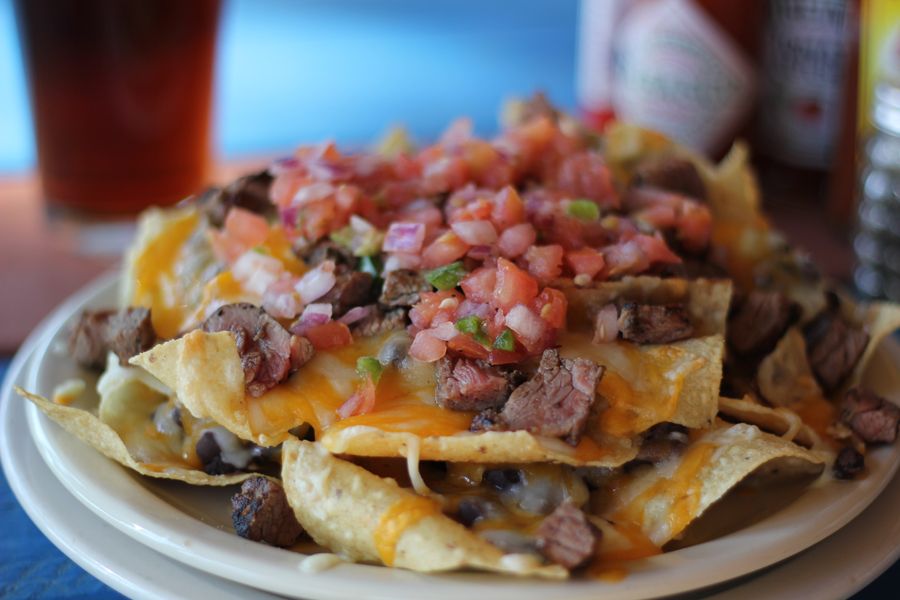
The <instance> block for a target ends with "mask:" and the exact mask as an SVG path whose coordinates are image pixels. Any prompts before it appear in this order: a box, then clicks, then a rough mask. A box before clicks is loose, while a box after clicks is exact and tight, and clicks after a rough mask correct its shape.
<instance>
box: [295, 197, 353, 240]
mask: <svg viewBox="0 0 900 600" xmlns="http://www.w3.org/2000/svg"><path fill="white" fill-rule="evenodd" d="M297 220H298V222H299V223H298V229H300V231H302V232H303V235H305V236H306V237H307V238H308V239H310V240H318V239H320V238H323V237H325V236H326V235H328V234H329V233H331V232H332V231H334V230H335V229H340V228H341V227H343V226H344V224H345V223H346V219H339V218H338V215H337V210H336V206H335V204H334V199H328V200H323V201H321V202H314V203H313V204H307V205H305V206H303V207H302V208H301V210H300V212H299V215H298V217H297Z"/></svg>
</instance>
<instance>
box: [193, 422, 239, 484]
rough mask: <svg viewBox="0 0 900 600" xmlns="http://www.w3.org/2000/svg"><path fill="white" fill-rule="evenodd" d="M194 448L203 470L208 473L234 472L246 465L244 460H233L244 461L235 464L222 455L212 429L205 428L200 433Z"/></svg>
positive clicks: (222, 473)
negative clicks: (205, 429)
mask: <svg viewBox="0 0 900 600" xmlns="http://www.w3.org/2000/svg"><path fill="white" fill-rule="evenodd" d="M227 433H228V432H226V437H227ZM194 450H195V451H196V452H197V458H199V459H200V462H201V463H202V464H203V470H204V471H205V472H206V473H208V474H209V475H225V474H228V473H235V472H237V471H241V470H243V469H244V468H245V467H246V466H247V464H246V462H245V461H235V462H244V464H240V465H235V464H232V463H230V462H228V460H227V459H226V458H224V457H223V456H222V447H221V446H220V445H219V442H218V440H217V439H216V434H215V433H214V432H213V431H212V430H207V431H204V432H203V433H202V434H200V437H199V438H198V439H197V445H196V446H195V447H194ZM248 456H249V455H248Z"/></svg>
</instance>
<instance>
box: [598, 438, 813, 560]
mask: <svg viewBox="0 0 900 600" xmlns="http://www.w3.org/2000/svg"><path fill="white" fill-rule="evenodd" d="M824 464H825V460H824V458H823V457H822V456H820V455H819V454H818V453H815V452H811V451H809V450H805V449H804V448H801V447H800V446H798V445H796V444H793V443H791V442H788V441H786V440H784V439H782V438H780V437H776V436H773V435H770V434H767V433H763V432H762V431H760V430H759V428H757V427H755V426H753V425H747V424H744V423H740V424H737V425H731V426H722V427H717V428H715V429H712V430H710V431H709V432H707V433H705V434H704V435H703V436H701V437H700V438H699V439H697V440H695V441H693V442H692V443H691V444H690V445H689V446H688V447H687V448H686V449H685V450H684V452H683V453H682V454H681V455H680V456H678V457H677V458H675V459H672V460H670V461H667V462H665V463H660V464H657V465H652V466H649V467H647V468H644V469H641V470H639V471H635V472H633V473H632V474H628V475H625V476H624V477H625V478H624V480H623V481H622V482H621V483H620V484H618V485H616V486H615V494H614V495H612V496H611V497H610V498H609V504H608V505H607V507H606V511H605V513H604V515H603V516H604V517H605V518H608V519H610V520H611V521H613V522H616V523H620V522H625V523H629V524H632V525H635V526H637V527H639V528H640V529H641V531H643V533H644V534H645V535H646V536H647V537H648V538H649V539H650V540H651V541H652V542H653V543H654V544H655V545H657V546H662V545H664V544H665V543H667V542H669V541H670V540H672V539H675V538H676V537H677V536H678V535H679V534H681V533H682V532H683V531H684V530H685V528H686V527H687V526H688V525H689V524H690V523H691V522H693V521H694V520H695V519H697V518H698V517H699V516H700V515H702V514H703V513H704V511H706V509H707V508H709V507H710V506H711V505H712V504H713V503H715V502H716V501H717V500H719V499H720V498H721V497H722V496H724V495H725V494H726V493H727V492H728V491H729V490H730V489H731V488H733V487H734V486H735V485H737V484H738V483H739V482H740V481H742V480H743V479H744V478H745V477H747V476H748V475H750V474H751V473H753V472H754V471H756V470H757V469H759V468H761V467H764V466H765V467H766V468H772V469H774V468H778V469H779V470H780V471H782V472H784V473H796V474H797V475H798V476H799V475H811V474H812V475H814V474H816V473H819V472H821V471H822V469H823V468H824Z"/></svg>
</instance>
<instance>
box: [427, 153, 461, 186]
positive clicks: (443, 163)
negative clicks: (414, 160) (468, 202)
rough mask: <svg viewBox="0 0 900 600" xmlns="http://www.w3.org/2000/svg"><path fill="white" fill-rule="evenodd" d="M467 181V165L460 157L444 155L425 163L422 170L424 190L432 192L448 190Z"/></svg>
mask: <svg viewBox="0 0 900 600" xmlns="http://www.w3.org/2000/svg"><path fill="white" fill-rule="evenodd" d="M468 181H469V165H467V164H466V161H465V160H463V159H462V158H457V157H451V156H445V157H443V158H439V159H438V160H436V161H434V162H432V163H429V164H426V165H425V169H424V170H423V172H422V183H423V185H424V187H425V190H426V191H428V192H430V193H432V194H439V193H442V192H449V191H451V190H455V189H457V188H460V187H462V186H464V185H465V184H466V182H468Z"/></svg>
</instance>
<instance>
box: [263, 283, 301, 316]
mask: <svg viewBox="0 0 900 600" xmlns="http://www.w3.org/2000/svg"><path fill="white" fill-rule="evenodd" d="M294 284H295V282H294V280H293V279H292V278H291V277H284V276H282V278H281V279H279V280H278V281H276V282H275V283H273V284H272V285H270V286H269V287H268V288H266V293H265V294H263V298H262V307H263V308H264V309H265V310H266V312H268V313H269V314H270V315H272V316H273V317H275V318H277V319H293V318H294V317H296V316H297V314H298V313H299V312H300V311H301V310H302V309H303V304H301V303H300V296H299V295H298V294H297V292H296V290H294Z"/></svg>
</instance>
